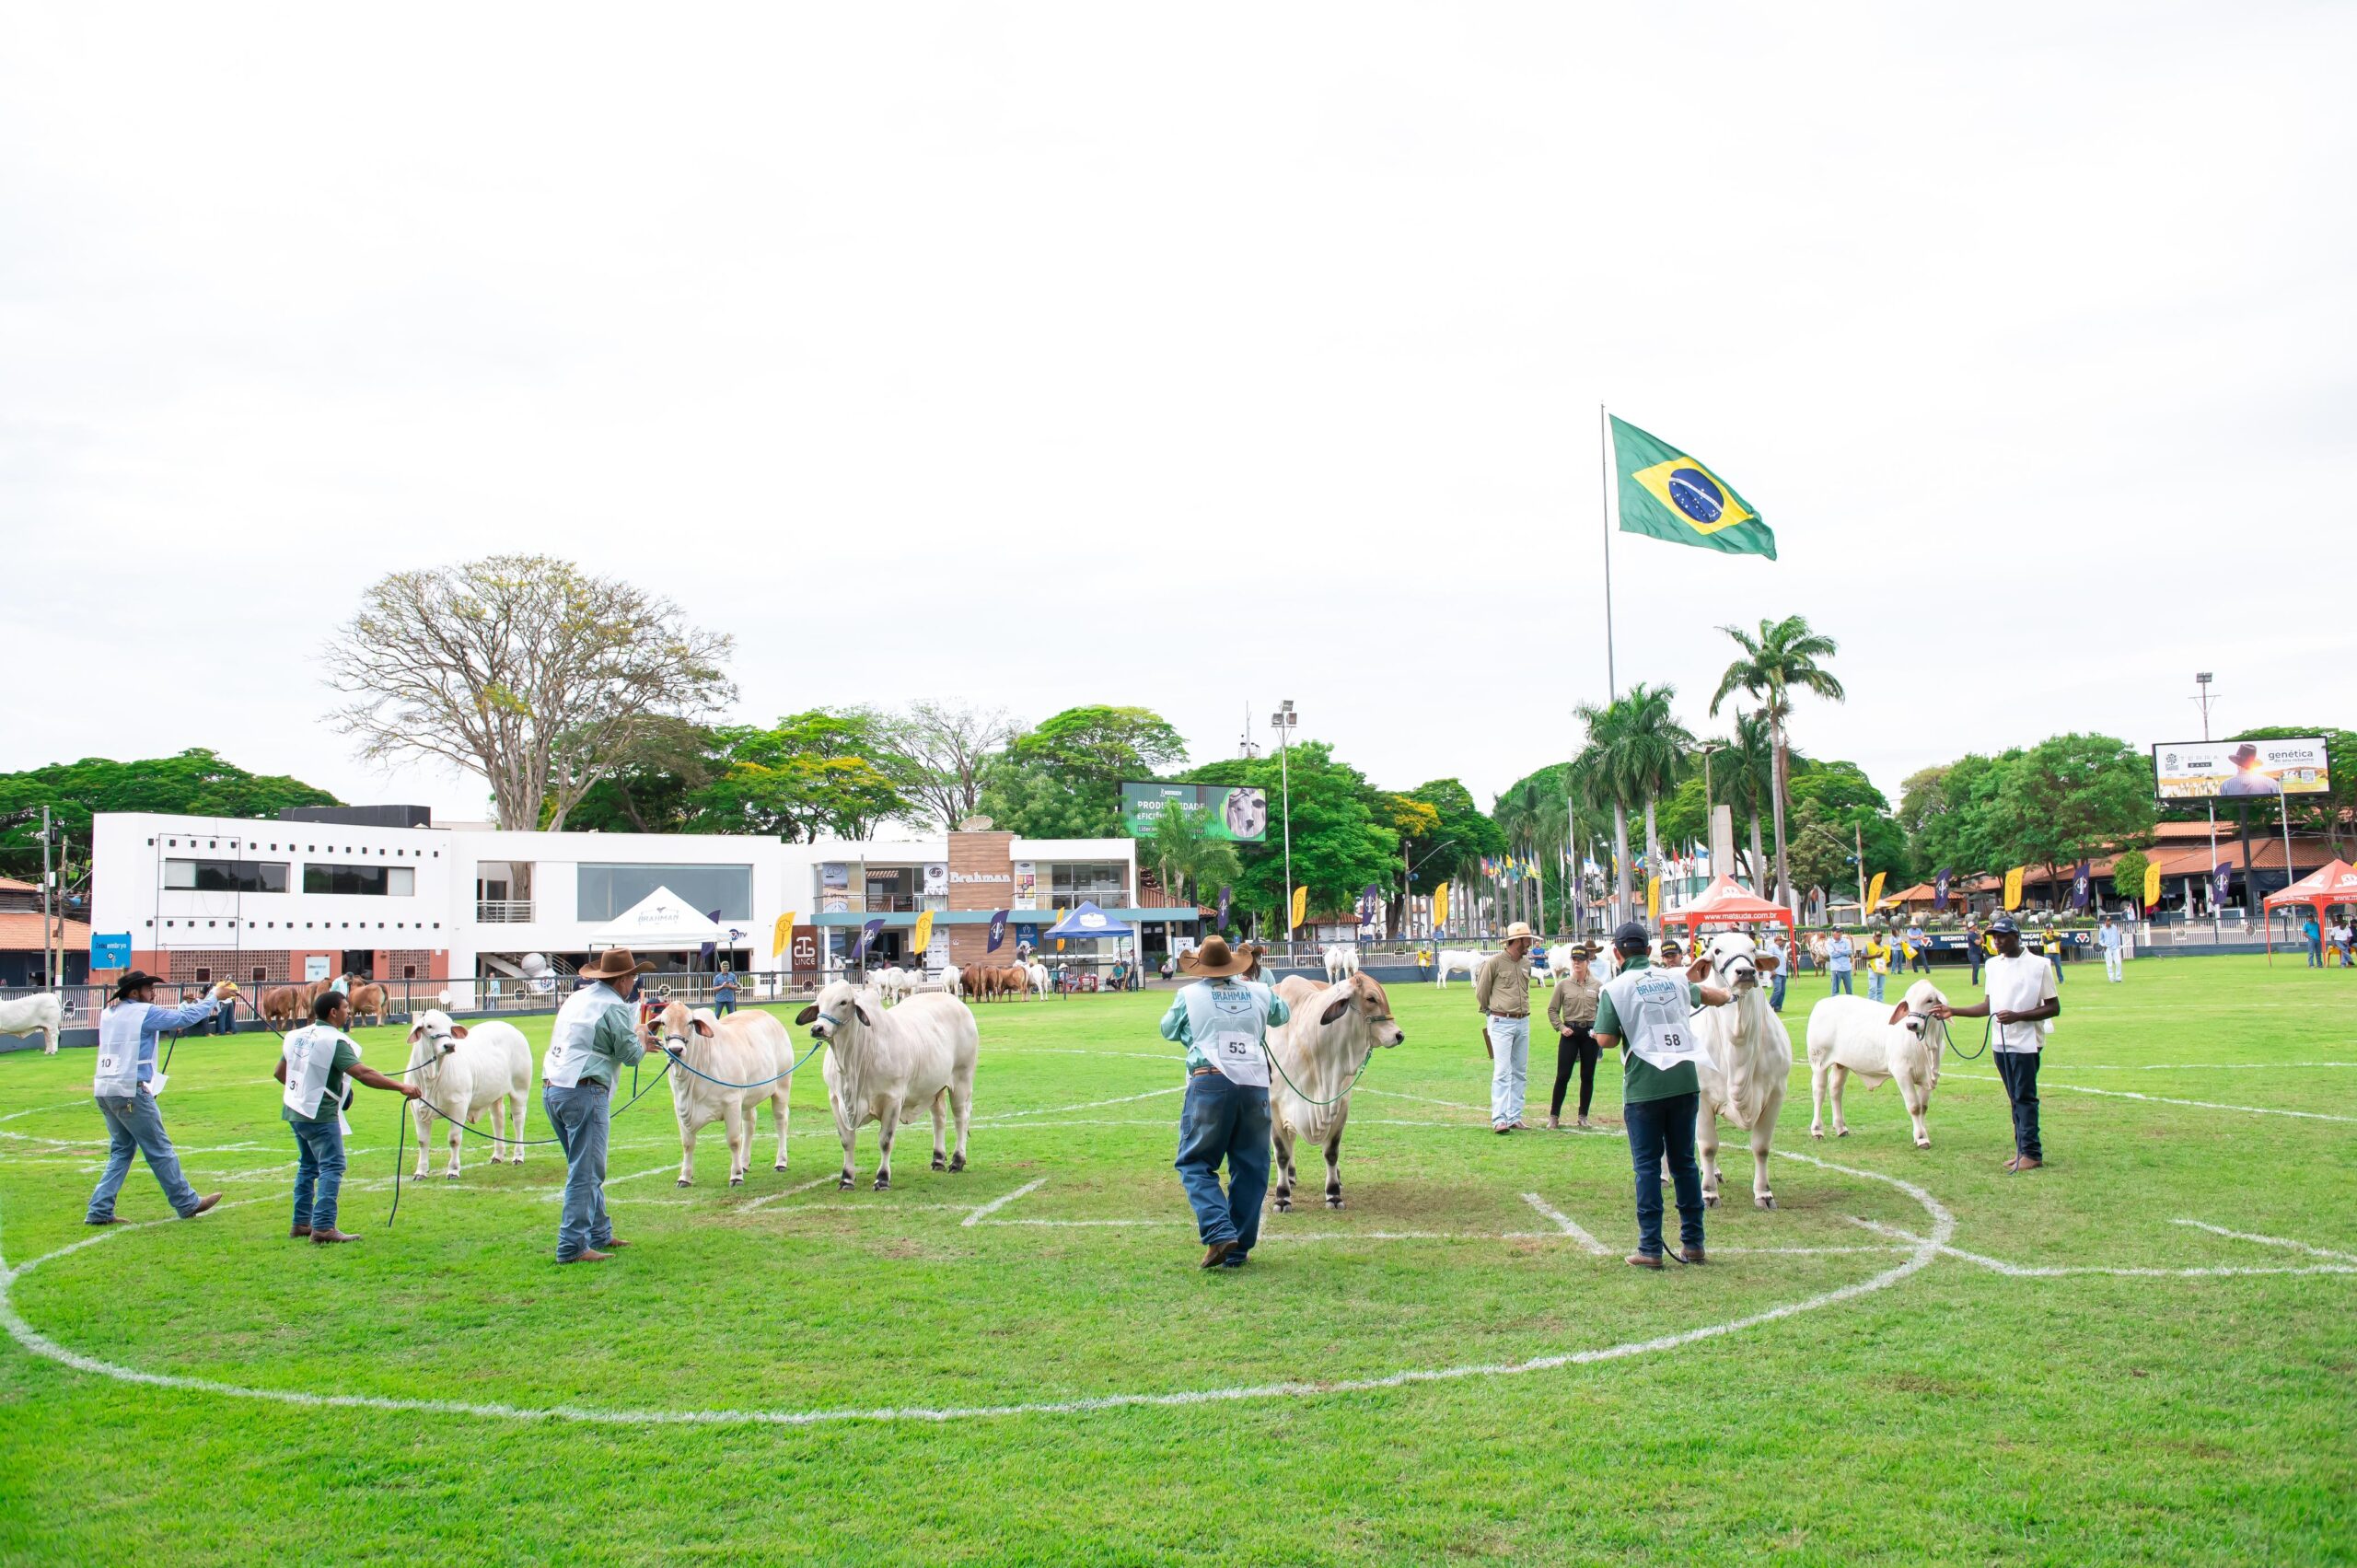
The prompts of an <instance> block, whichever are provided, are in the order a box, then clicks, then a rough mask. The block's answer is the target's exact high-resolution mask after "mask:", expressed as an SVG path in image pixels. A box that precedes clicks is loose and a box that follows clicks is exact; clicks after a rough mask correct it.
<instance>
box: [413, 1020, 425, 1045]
mask: <svg viewBox="0 0 2357 1568" xmlns="http://www.w3.org/2000/svg"><path fill="white" fill-rule="evenodd" d="M424 1038H425V1026H424V1024H415V1025H412V1026H411V1028H410V1031H409V1042H410V1044H412V1045H415V1044H416V1043H417V1042H418V1041H419V1040H423V1039H424Z"/></svg>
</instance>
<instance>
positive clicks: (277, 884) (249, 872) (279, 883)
mask: <svg viewBox="0 0 2357 1568" xmlns="http://www.w3.org/2000/svg"><path fill="white" fill-rule="evenodd" d="M164 886H165V887H167V888H184V889H190V890H192V891H194V892H199V893H283V892H284V891H286V863H285V862H284V861H283V860H168V861H166V862H164Z"/></svg>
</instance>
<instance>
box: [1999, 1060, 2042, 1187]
mask: <svg viewBox="0 0 2357 1568" xmlns="http://www.w3.org/2000/svg"><path fill="white" fill-rule="evenodd" d="M1989 1054H1990V1055H1991V1056H1993V1057H1995V1058H1996V1059H1997V1076H1998V1077H1999V1078H2001V1079H2003V1080H2004V1085H2005V1098H2006V1100H2007V1101H2008V1102H2009V1103H2011V1105H2012V1106H2013V1108H2014V1153H2015V1154H2017V1155H2019V1156H2022V1157H2023V1158H2025V1159H2034V1160H2042V1159H2044V1158H2045V1157H2046V1155H2045V1146H2044V1145H2043V1144H2040V1143H2039V1142H2038V1052H2037V1051H1991V1052H1990V1053H1989Z"/></svg>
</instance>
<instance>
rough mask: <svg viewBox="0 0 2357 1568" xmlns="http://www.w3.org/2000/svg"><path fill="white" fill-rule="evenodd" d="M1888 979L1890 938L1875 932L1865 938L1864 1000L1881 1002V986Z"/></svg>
mask: <svg viewBox="0 0 2357 1568" xmlns="http://www.w3.org/2000/svg"><path fill="white" fill-rule="evenodd" d="M1889 979H1890V938H1889V937H1887V936H1885V935H1883V934H1882V933H1881V932H1879V931H1877V932H1875V934H1874V935H1871V936H1869V937H1867V938H1866V1000H1867V1001H1869V1002H1879V1001H1881V1000H1882V991H1883V984H1884V982H1885V981H1887V980H1889Z"/></svg>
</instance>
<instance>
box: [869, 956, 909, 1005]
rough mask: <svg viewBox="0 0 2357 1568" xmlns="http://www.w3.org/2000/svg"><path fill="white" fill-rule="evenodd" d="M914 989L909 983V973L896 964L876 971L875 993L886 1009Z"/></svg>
mask: <svg viewBox="0 0 2357 1568" xmlns="http://www.w3.org/2000/svg"><path fill="white" fill-rule="evenodd" d="M914 989H915V987H914V986H913V985H911V983H910V981H909V971H908V970H904V969H902V968H901V967H900V965H898V964H892V965H890V966H888V967H887V968H885V969H882V970H877V973H876V993H877V995H878V996H880V997H881V998H883V1001H884V1005H886V1006H887V1007H889V1006H890V1005H892V1004H893V1003H895V1002H898V1001H900V1000H901V999H902V998H903V997H905V996H907V995H908V993H910V992H911V991H912V990H914Z"/></svg>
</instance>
